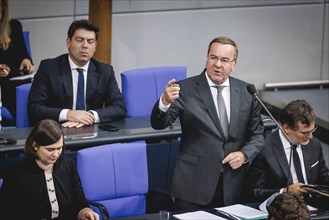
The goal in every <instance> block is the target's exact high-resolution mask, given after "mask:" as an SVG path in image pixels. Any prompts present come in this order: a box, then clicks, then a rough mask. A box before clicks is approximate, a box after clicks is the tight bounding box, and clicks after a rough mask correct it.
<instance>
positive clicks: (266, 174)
mask: <svg viewBox="0 0 329 220" xmlns="http://www.w3.org/2000/svg"><path fill="white" fill-rule="evenodd" d="M280 122H281V125H282V129H283V131H284V132H285V134H286V136H285V135H284V134H283V132H282V131H281V130H279V129H277V130H276V131H274V132H273V133H270V134H268V136H267V138H266V143H265V147H264V148H263V149H262V150H261V152H260V153H259V154H258V155H257V157H256V159H255V160H254V161H253V162H252V164H251V166H250V169H249V175H248V177H247V182H248V187H250V188H249V189H250V191H249V193H250V194H249V198H254V199H255V200H256V201H264V200H266V199H267V198H269V197H270V196H271V195H272V194H274V193H278V192H280V193H282V192H286V191H289V192H295V193H297V194H299V195H300V196H301V195H303V197H304V199H305V200H306V202H307V203H308V204H310V205H312V206H315V207H319V206H321V201H320V200H319V199H320V198H317V197H316V196H314V195H313V197H312V196H311V195H310V194H309V192H308V191H307V190H305V189H303V188H302V187H301V186H303V185H304V184H319V185H329V171H328V168H327V166H326V164H325V160H324V156H323V151H322V146H321V143H320V141H319V140H318V139H317V138H314V137H313V132H314V131H315V130H316V128H317V127H316V125H315V116H314V112H313V109H312V107H311V106H310V104H309V103H307V102H306V101H305V100H295V101H292V102H290V103H289V104H288V105H287V106H286V107H285V108H283V109H282V111H281V113H280ZM291 154H292V155H291ZM298 161H299V162H298ZM289 163H291V164H289Z"/></svg>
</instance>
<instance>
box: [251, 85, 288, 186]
mask: <svg viewBox="0 0 329 220" xmlns="http://www.w3.org/2000/svg"><path fill="white" fill-rule="evenodd" d="M247 89H248V91H249V93H250V94H251V95H253V96H255V98H256V99H257V100H258V101H259V103H260V104H261V105H262V107H263V108H264V109H265V111H266V112H267V114H268V115H269V116H270V118H271V119H272V120H273V121H274V123H275V124H276V125H277V126H278V128H279V129H280V131H281V132H282V134H283V136H284V137H285V138H286V139H287V140H288V142H289V144H290V156H289V161H288V167H289V172H288V180H287V191H288V189H289V179H290V178H291V179H292V175H291V161H292V147H293V143H292V141H291V140H290V138H289V136H288V135H287V134H286V132H284V130H283V128H282V126H281V125H280V124H279V123H278V122H277V121H276V120H275V118H274V117H273V115H272V114H271V112H270V111H269V110H268V109H267V108H266V106H265V104H264V103H263V102H262V100H261V99H260V98H259V96H258V94H257V90H256V88H255V86H254V85H252V84H249V85H248V86H247Z"/></svg>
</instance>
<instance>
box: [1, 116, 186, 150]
mask: <svg viewBox="0 0 329 220" xmlns="http://www.w3.org/2000/svg"><path fill="white" fill-rule="evenodd" d="M111 125H114V126H117V127H118V128H120V130H119V131H113V132H110V131H106V130H103V129H101V128H98V124H95V125H92V126H88V127H82V128H69V129H68V128H64V129H63V132H64V141H65V145H66V148H67V149H70V150H79V149H81V148H86V147H91V146H97V145H102V144H110V143H120V142H130V141H139V140H145V141H146V142H155V141H158V140H167V139H177V138H178V137H179V136H181V127H180V125H179V124H177V123H176V124H174V125H173V127H171V128H166V129H164V130H154V129H153V128H152V127H151V125H150V122H149V119H148V118H146V117H145V118H126V119H125V120H122V121H116V122H112V123H111ZM31 130H32V128H14V129H5V130H2V131H1V134H5V135H6V134H10V135H11V136H12V137H13V138H15V139H16V140H17V143H16V144H11V145H0V154H4V153H8V152H12V151H22V150H23V149H24V144H25V139H26V138H27V136H28V135H29V133H30V131H31Z"/></svg>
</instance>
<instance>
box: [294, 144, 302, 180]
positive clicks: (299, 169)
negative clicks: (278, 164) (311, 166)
mask: <svg viewBox="0 0 329 220" xmlns="http://www.w3.org/2000/svg"><path fill="white" fill-rule="evenodd" d="M296 148H297V146H296V145H293V146H292V157H293V161H294V166H295V170H296V174H297V178H298V182H300V183H305V181H304V177H303V173H302V166H301V163H300V158H299V156H298V153H297V149H296Z"/></svg>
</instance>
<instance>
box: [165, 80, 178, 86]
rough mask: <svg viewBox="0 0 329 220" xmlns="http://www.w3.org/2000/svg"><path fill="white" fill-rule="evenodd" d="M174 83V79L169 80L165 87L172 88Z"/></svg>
mask: <svg viewBox="0 0 329 220" xmlns="http://www.w3.org/2000/svg"><path fill="white" fill-rule="evenodd" d="M175 82H176V79H171V80H169V82H168V83H167V85H166V86H172V85H173V84H175Z"/></svg>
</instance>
